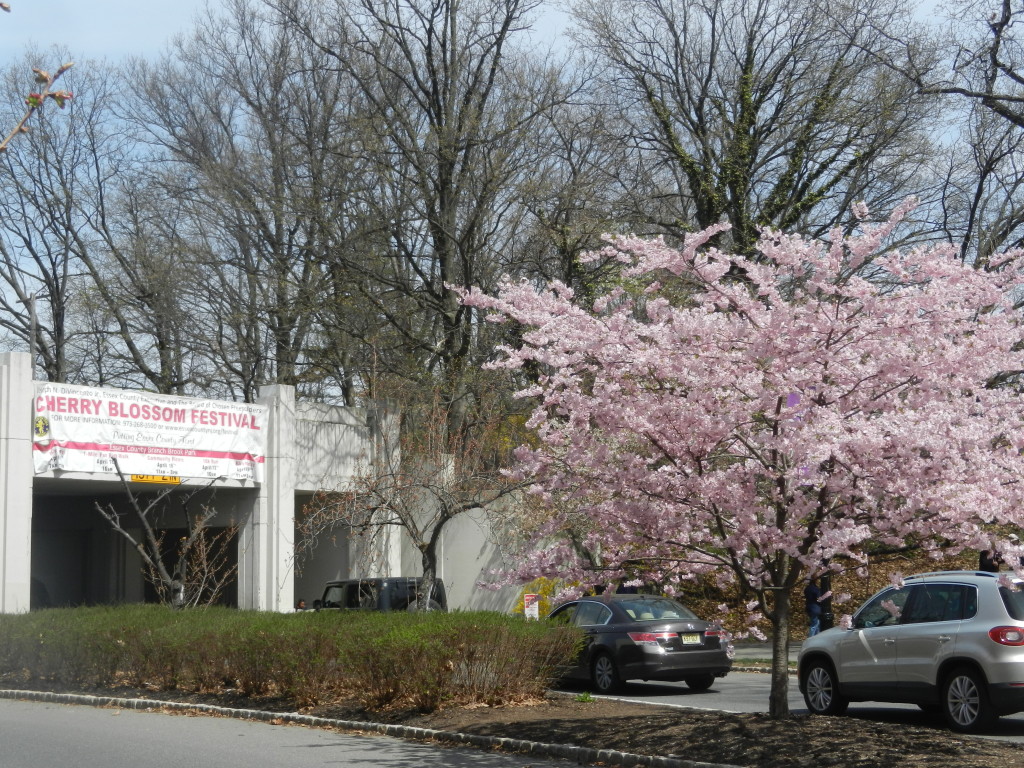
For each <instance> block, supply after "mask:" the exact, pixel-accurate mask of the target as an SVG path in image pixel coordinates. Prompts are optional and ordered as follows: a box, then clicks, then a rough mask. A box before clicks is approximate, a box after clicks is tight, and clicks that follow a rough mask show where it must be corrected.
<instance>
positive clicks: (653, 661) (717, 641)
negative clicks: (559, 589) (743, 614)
mask: <svg viewBox="0 0 1024 768" xmlns="http://www.w3.org/2000/svg"><path fill="white" fill-rule="evenodd" d="M550 620H552V621H562V622H565V623H567V624H574V625H575V626H578V627H579V628H580V629H582V630H583V632H584V633H585V635H586V646H585V648H584V650H583V652H582V653H581V654H580V657H579V658H578V659H577V662H576V664H575V666H573V667H572V668H570V669H569V670H568V671H567V672H566V674H565V676H564V677H565V678H566V679H572V680H589V681H590V683H591V684H592V685H593V687H594V688H595V689H596V690H597V691H598V692H600V693H611V692H613V691H615V690H616V689H618V688H620V687H621V686H622V683H623V682H625V681H626V680H668V681H678V680H683V681H685V682H686V685H687V686H689V687H690V688H692V689H694V690H696V691H703V690H706V689H708V688H710V687H711V685H712V684H713V683H714V682H715V678H716V677H725V675H726V674H727V673H728V672H729V670H730V668H731V667H732V658H731V653H730V650H731V649H730V647H729V641H728V639H727V637H726V635H725V633H724V632H723V630H722V629H721V627H719V626H717V625H715V624H711V623H709V622H706V621H703V620H702V619H699V618H697V616H695V615H694V614H693V613H692V612H691V611H690V610H689V609H688V608H686V607H685V606H684V605H682V604H680V603H677V602H676V601H675V600H672V599H670V598H667V597H654V596H651V595H601V596H598V597H581V598H580V599H579V600H573V601H571V602H568V603H564V604H563V605H560V606H558V607H557V608H556V609H555V610H553V611H552V612H551V616H550Z"/></svg>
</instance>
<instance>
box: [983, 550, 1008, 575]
mask: <svg viewBox="0 0 1024 768" xmlns="http://www.w3.org/2000/svg"><path fill="white" fill-rule="evenodd" d="M1002 564H1003V558H1002V557H1000V556H999V553H998V552H996V551H995V550H994V549H983V550H981V555H980V556H979V557H978V570H979V571H987V572H988V573H999V566H1000V565H1002Z"/></svg>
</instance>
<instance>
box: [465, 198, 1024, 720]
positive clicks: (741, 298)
mask: <svg viewBox="0 0 1024 768" xmlns="http://www.w3.org/2000/svg"><path fill="white" fill-rule="evenodd" d="M911 207H912V203H907V204H905V205H904V206H902V207H901V208H900V209H898V210H897V211H896V212H895V213H894V214H893V215H892V216H891V217H890V218H889V219H888V220H886V221H883V222H881V223H874V224H871V223H869V222H868V220H867V218H866V217H867V215H868V214H867V211H866V210H865V209H864V208H863V206H861V207H860V208H859V209H857V210H855V213H856V214H857V216H858V218H859V220H860V225H859V227H858V231H857V232H855V233H854V234H853V235H851V236H843V234H842V233H840V232H839V231H835V232H833V233H832V234H831V237H830V238H829V239H828V241H827V242H820V241H814V240H811V239H807V238H802V237H799V236H795V235H786V234H781V233H778V232H773V231H764V232H763V233H762V236H761V238H760V240H759V242H758V244H757V249H756V251H757V252H756V254H754V255H752V256H751V257H749V258H745V257H742V256H736V255H730V254H728V253H723V252H721V251H719V250H717V249H715V248H712V247H709V245H708V243H709V241H710V240H711V238H713V237H714V236H715V235H716V234H717V233H718V232H720V231H721V230H722V228H723V227H724V226H725V225H721V226H718V227H713V228H710V229H707V230H704V231H703V232H699V233H696V234H693V235H691V236H689V237H687V238H686V240H685V242H684V243H683V245H682V247H681V248H678V249H677V248H672V247H669V245H667V244H666V243H665V242H664V241H660V240H644V239H637V238H628V237H623V238H614V239H611V240H610V242H609V245H608V246H607V248H606V249H605V251H603V252H602V253H600V254H594V255H592V256H591V257H590V258H608V257H609V256H614V257H615V258H617V259H619V260H620V261H621V262H622V263H623V265H624V268H623V279H622V281H621V283H620V285H619V286H618V287H617V288H615V289H614V290H612V291H610V292H608V293H607V294H606V295H603V296H601V297H599V298H597V300H596V301H594V302H593V304H592V305H589V306H581V305H580V304H579V303H577V302H576V301H574V296H573V292H572V290H571V289H569V288H567V287H566V286H564V285H561V284H559V283H551V284H549V285H548V286H547V287H545V288H543V289H539V288H537V287H535V286H532V285H530V284H528V283H526V282H521V283H513V282H510V281H508V282H506V283H505V284H503V285H502V287H501V289H500V291H499V293H498V294H497V295H495V296H488V295H485V294H483V293H482V292H480V291H479V290H472V291H467V292H465V293H464V295H463V300H464V301H465V302H466V303H467V304H469V305H471V306H475V307H478V308H481V309H485V310H490V316H491V319H492V320H494V321H497V322H502V321H504V322H511V323H515V324H518V326H519V327H520V332H521V333H520V337H521V339H522V343H521V345H519V346H518V347H517V348H503V349H501V350H500V354H501V359H500V360H499V361H498V362H496V363H494V365H496V366H497V367H504V368H509V369H520V368H524V367H526V368H528V369H529V370H531V371H533V372H536V371H538V370H539V371H540V372H541V375H540V376H539V377H535V382H536V383H534V384H533V385H531V386H529V387H527V388H525V389H523V390H522V391H521V392H520V393H519V394H520V395H521V396H522V397H530V398H535V399H536V402H537V403H538V405H537V406H536V408H535V410H534V412H533V415H532V420H531V422H530V424H531V426H532V427H533V428H534V429H535V430H536V433H537V437H538V440H537V442H536V444H535V445H533V446H524V447H522V448H520V449H519V452H518V460H519V464H518V468H517V469H516V470H515V472H516V473H518V475H520V476H522V477H523V478H525V479H529V480H531V481H532V482H533V490H534V492H535V493H536V494H538V495H539V496H540V498H541V499H542V500H543V501H545V502H546V503H547V504H548V505H549V508H550V510H551V518H550V520H549V522H548V524H547V525H546V526H545V527H544V528H543V529H541V530H540V531H539V532H538V534H537V537H536V540H535V541H534V542H533V544H534V547H533V552H532V554H531V555H530V556H529V557H528V560H527V561H526V562H524V564H523V565H522V566H521V568H520V569H519V571H518V575H519V576H520V577H522V578H530V577H534V576H540V575H546V576H555V575H557V576H561V577H564V578H568V579H577V580H580V581H581V582H582V583H594V582H595V581H598V580H600V581H604V582H607V583H613V582H614V581H616V580H619V579H624V578H625V579H629V578H631V576H630V574H635V573H636V572H637V571H636V570H635V569H636V568H637V567H638V566H640V567H642V568H644V569H645V573H646V574H647V575H648V576H649V577H650V576H653V577H655V578H658V579H659V580H661V581H662V582H663V583H668V584H669V585H670V586H671V585H672V584H679V583H680V582H681V581H682V580H687V579H694V578H698V577H704V578H712V579H715V580H716V581H717V582H718V584H719V585H720V586H722V587H730V588H733V589H738V591H739V592H740V593H741V594H747V595H752V596H753V599H752V601H751V604H750V605H749V606H748V608H749V610H750V611H751V612H752V614H751V615H754V616H756V615H757V614H758V613H760V614H761V616H759V617H758V618H761V617H764V618H767V619H768V621H769V625H770V627H771V631H772V649H773V661H772V690H771V694H770V696H771V698H770V707H769V711H770V713H771V714H772V715H773V716H776V717H782V716H785V715H786V714H788V704H787V699H786V693H787V685H788V669H787V656H788V643H789V634H790V617H791V605H790V597H789V596H790V593H791V590H792V589H793V588H794V587H796V586H797V585H798V584H800V582H801V580H802V579H806V578H807V577H808V576H810V575H813V574H820V573H824V572H827V571H828V570H829V569H836V568H838V567H840V566H839V565H837V564H838V563H846V564H849V563H853V564H856V563H858V562H859V563H863V562H865V547H866V546H867V545H869V544H871V543H879V542H881V543H888V544H899V545H905V544H908V543H912V544H916V545H920V546H922V547H926V548H929V549H930V550H931V551H934V552H936V553H937V552H939V551H940V550H945V552H947V553H948V552H951V551H952V552H956V551H960V550H962V549H965V548H968V547H972V548H982V545H983V544H984V543H985V542H987V541H988V540H989V539H990V537H991V533H990V532H989V531H990V529H991V526H992V525H993V524H995V523H1005V524H1012V525H1018V526H1019V525H1022V524H1024V512H1022V510H1024V503H1022V502H1024V499H1022V496H1024V493H1022V491H1024V488H1022V486H1021V483H1020V478H1021V477H1024V458H1022V455H1021V453H1022V449H1024V423H1022V409H1021V401H1020V398H1019V396H1018V394H1017V390H1016V388H1015V387H1014V386H1012V385H1013V384H1014V383H1015V381H1016V378H1017V376H1018V375H1019V373H1020V372H1021V370H1022V368H1024V352H1022V350H1021V349H1020V344H1019V342H1020V337H1021V329H1020V319H1019V316H1018V314H1017V312H1016V311H1015V308H1014V305H1013V301H1014V297H1015V295H1016V294H1015V292H1016V291H1018V290H1019V286H1020V283H1021V261H1022V259H1021V258H1020V257H1021V255H1022V254H1020V253H1019V252H1015V253H1011V254H1004V255H1003V256H1002V257H1000V258H998V259H996V260H994V261H993V262H991V264H990V265H989V269H988V270H976V269H972V268H970V267H968V266H964V264H963V263H962V262H961V261H960V259H958V258H957V251H956V249H955V247H953V246H936V247H932V248H917V249H913V250H898V249H893V248H890V247H887V243H889V242H890V241H891V240H892V239H893V236H894V231H895V230H896V228H897V227H898V226H899V223H900V221H901V220H902V218H903V217H904V216H905V215H906V213H907V212H908V211H909V210H910V208H911ZM567 530H571V531H572V532H573V533H572V535H571V536H567V535H564V532H565V531H567ZM997 546H998V547H999V548H1000V550H1001V551H1003V552H1004V553H1005V554H1006V555H1007V562H1011V561H1012V562H1018V561H1019V560H1018V558H1019V555H1020V553H1021V551H1020V549H1019V548H1015V547H1014V545H1013V544H1012V542H1011V541H1009V540H1005V541H1000V542H999V543H998V545H997ZM1011 558H1012V560H1011ZM844 567H845V566H844ZM595 569H597V570H598V572H599V574H600V578H597V577H595ZM723 610H726V609H725V607H724V606H723Z"/></svg>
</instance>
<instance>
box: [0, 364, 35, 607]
mask: <svg viewBox="0 0 1024 768" xmlns="http://www.w3.org/2000/svg"><path fill="white" fill-rule="evenodd" d="M32 396H33V385H32V357H31V355H29V354H27V353H25V352H6V353H3V354H0V613H22V612H24V611H27V610H28V609H29V600H30V595H31V580H32V557H31V552H32V477H33V470H32Z"/></svg>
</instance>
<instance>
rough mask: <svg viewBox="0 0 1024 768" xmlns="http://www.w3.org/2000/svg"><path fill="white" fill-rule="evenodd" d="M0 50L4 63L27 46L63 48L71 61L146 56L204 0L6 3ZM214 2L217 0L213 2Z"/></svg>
mask: <svg viewBox="0 0 1024 768" xmlns="http://www.w3.org/2000/svg"><path fill="white" fill-rule="evenodd" d="M6 1H7V2H9V4H10V6H11V12H10V13H2V14H0V51H2V54H0V56H2V58H3V59H4V60H9V59H11V58H16V57H18V56H20V54H21V52H22V51H23V50H24V48H25V47H26V44H28V43H34V44H36V45H38V46H39V47H41V48H48V47H50V46H51V45H53V44H58V45H64V46H67V47H68V49H69V50H71V52H72V53H73V54H74V56H75V57H76V58H82V59H85V58H108V59H115V60H116V59H120V58H122V57H124V56H127V55H133V54H143V55H146V54H151V53H154V52H156V51H158V50H160V49H161V48H162V47H163V46H164V44H165V43H166V42H167V41H168V40H170V38H171V37H172V36H173V35H174V34H175V33H178V32H183V31H185V30H187V29H188V28H190V27H191V26H192V20H193V17H194V16H195V15H196V13H197V12H198V11H200V10H202V9H203V8H204V7H205V6H206V0H6ZM214 2H215V4H216V0H214Z"/></svg>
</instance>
